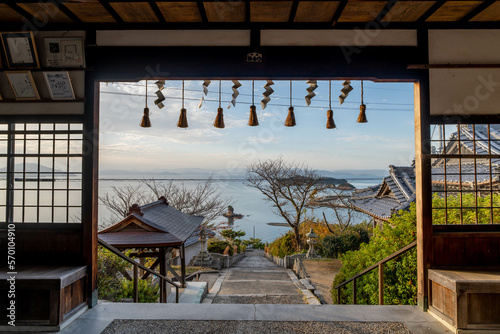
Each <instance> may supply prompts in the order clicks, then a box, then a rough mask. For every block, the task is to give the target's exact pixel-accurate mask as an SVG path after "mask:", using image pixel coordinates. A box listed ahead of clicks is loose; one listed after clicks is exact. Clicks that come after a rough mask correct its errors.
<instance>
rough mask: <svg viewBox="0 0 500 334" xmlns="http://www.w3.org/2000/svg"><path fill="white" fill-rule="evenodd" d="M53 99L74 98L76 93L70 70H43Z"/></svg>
mask: <svg viewBox="0 0 500 334" xmlns="http://www.w3.org/2000/svg"><path fill="white" fill-rule="evenodd" d="M43 76H44V77H45V81H46V82H47V87H48V88H49V93H50V98H51V99H52V100H74V99H75V93H74V91H73V86H72V85H71V79H70V77H69V73H68V72H64V71H59V72H43Z"/></svg>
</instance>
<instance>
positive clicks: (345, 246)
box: [318, 223, 370, 259]
mask: <svg viewBox="0 0 500 334" xmlns="http://www.w3.org/2000/svg"><path fill="white" fill-rule="evenodd" d="M369 241H370V230H369V228H368V224H366V223H362V224H358V225H354V226H352V227H350V228H349V229H347V230H346V231H344V233H342V234H340V235H332V236H326V237H324V238H323V240H321V243H320V245H321V247H318V252H320V253H321V255H322V256H324V257H331V258H334V259H336V258H338V256H339V255H341V254H344V253H345V252H347V251H353V250H358V249H359V247H360V246H361V244H363V243H368V242H369Z"/></svg>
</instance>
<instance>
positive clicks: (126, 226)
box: [99, 197, 204, 247]
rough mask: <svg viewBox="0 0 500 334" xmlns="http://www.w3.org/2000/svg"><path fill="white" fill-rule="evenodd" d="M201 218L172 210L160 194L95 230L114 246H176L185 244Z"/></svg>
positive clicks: (134, 206)
mask: <svg viewBox="0 0 500 334" xmlns="http://www.w3.org/2000/svg"><path fill="white" fill-rule="evenodd" d="M203 219H204V217H201V216H192V215H189V214H186V213H183V212H181V211H179V210H176V209H175V208H173V207H171V206H170V205H168V203H167V201H166V199H165V198H164V197H162V198H160V199H159V200H158V201H156V202H152V203H149V204H145V205H142V206H138V205H136V204H135V205H133V206H132V207H131V208H130V212H129V214H128V216H127V217H126V218H124V219H123V220H121V221H120V222H118V223H116V224H114V225H112V226H110V227H108V228H107V229H105V230H103V231H101V232H99V237H100V238H101V239H102V240H104V241H105V242H107V243H109V244H111V245H113V246H116V247H160V246H176V245H181V244H183V243H185V242H186V241H187V240H188V239H189V238H190V237H191V236H192V235H193V233H194V232H195V230H196V229H197V228H198V227H199V226H200V225H201V223H202V221H203Z"/></svg>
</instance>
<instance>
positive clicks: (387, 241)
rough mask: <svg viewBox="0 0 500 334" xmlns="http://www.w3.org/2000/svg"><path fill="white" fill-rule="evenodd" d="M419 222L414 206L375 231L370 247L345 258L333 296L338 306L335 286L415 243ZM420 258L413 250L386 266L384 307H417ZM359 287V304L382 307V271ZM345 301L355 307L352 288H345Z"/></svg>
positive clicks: (362, 280) (360, 281)
mask: <svg viewBox="0 0 500 334" xmlns="http://www.w3.org/2000/svg"><path fill="white" fill-rule="evenodd" d="M416 221H417V219H416V209H415V203H412V204H411V205H410V209H409V210H408V211H400V212H399V213H398V214H397V215H394V216H392V218H391V219H390V220H389V222H388V223H384V225H383V227H382V228H380V229H379V228H377V229H375V230H374V235H373V237H372V239H371V241H370V242H369V243H365V244H362V245H361V247H360V249H359V250H357V251H349V252H347V253H345V254H344V255H342V256H341V260H342V268H341V269H340V273H339V274H337V275H336V276H335V280H334V282H333V285H332V291H331V296H332V299H333V300H334V302H336V303H339V301H338V300H337V292H336V290H335V289H333V287H334V286H336V285H338V284H340V283H342V282H343V281H345V280H346V279H348V278H350V277H352V276H354V275H356V274H358V273H360V272H361V271H363V270H364V269H365V268H368V267H369V266H371V265H372V264H374V263H377V262H378V261H380V260H382V259H383V258H385V257H387V256H389V255H390V254H392V253H394V252H396V251H397V250H399V249H401V248H403V247H404V246H406V245H408V244H410V243H411V242H413V241H415V239H416V234H417V233H416ZM416 256H417V254H416V249H413V250H411V251H409V252H407V253H405V254H403V255H402V256H400V257H399V258H397V259H394V260H391V261H389V262H387V263H386V264H385V266H384V287H385V288H384V304H410V305H415V304H416V292H417V260H416V259H417V258H416ZM356 283H357V287H358V289H357V291H358V293H357V300H358V303H359V304H373V305H376V304H378V271H376V270H373V271H371V272H370V273H368V274H366V275H364V276H362V277H361V278H359V279H357V282H356ZM341 301H342V302H343V303H352V284H350V283H349V284H347V286H345V287H343V288H342V293H341Z"/></svg>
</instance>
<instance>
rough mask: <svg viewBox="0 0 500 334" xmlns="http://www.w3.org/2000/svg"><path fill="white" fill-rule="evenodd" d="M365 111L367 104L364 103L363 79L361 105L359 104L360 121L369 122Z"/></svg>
mask: <svg viewBox="0 0 500 334" xmlns="http://www.w3.org/2000/svg"><path fill="white" fill-rule="evenodd" d="M365 112H366V105H365V104H364V103H363V80H361V105H360V106H359V116H358V123H368V120H367V119H366V113H365Z"/></svg>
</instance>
